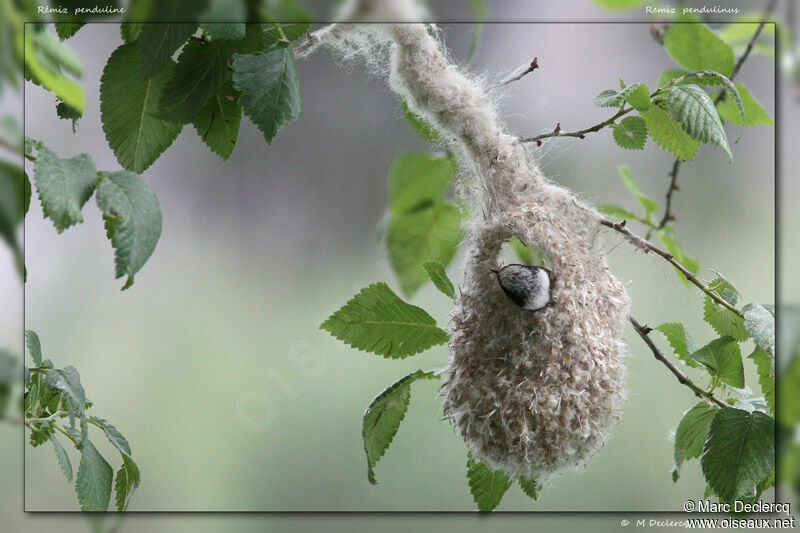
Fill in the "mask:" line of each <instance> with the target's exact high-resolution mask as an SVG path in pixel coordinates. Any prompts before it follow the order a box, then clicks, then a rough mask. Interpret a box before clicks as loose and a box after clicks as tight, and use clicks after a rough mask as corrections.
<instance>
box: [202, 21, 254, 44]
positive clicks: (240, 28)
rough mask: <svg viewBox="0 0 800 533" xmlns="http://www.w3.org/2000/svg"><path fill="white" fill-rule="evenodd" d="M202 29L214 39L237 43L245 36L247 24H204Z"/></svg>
mask: <svg viewBox="0 0 800 533" xmlns="http://www.w3.org/2000/svg"><path fill="white" fill-rule="evenodd" d="M200 27H201V28H202V29H203V31H204V32H205V34H206V35H208V36H209V37H211V38H212V39H227V40H231V41H236V40H239V39H244V36H245V24H244V23H241V22H226V23H222V22H204V23H202V24H201V25H200Z"/></svg>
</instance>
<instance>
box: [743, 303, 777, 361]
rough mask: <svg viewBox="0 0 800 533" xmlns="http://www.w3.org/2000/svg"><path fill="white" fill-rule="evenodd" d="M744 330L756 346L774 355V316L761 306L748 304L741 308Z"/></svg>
mask: <svg viewBox="0 0 800 533" xmlns="http://www.w3.org/2000/svg"><path fill="white" fill-rule="evenodd" d="M742 313H743V314H744V328H745V329H746V330H747V332H748V333H749V334H750V336H751V337H753V340H754V341H755V343H756V345H757V346H758V347H759V348H763V349H764V350H766V351H767V352H768V353H770V354H774V353H775V315H774V314H773V313H772V312H770V310H769V309H767V308H766V307H764V306H763V305H762V304H757V303H750V304H747V305H745V306H744V307H742Z"/></svg>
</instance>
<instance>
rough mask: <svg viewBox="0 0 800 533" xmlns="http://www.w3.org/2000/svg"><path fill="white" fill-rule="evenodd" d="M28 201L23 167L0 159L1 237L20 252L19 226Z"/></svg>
mask: <svg viewBox="0 0 800 533" xmlns="http://www.w3.org/2000/svg"><path fill="white" fill-rule="evenodd" d="M27 192H29V191H27ZM26 201H29V197H28V198H27V199H26V191H25V173H24V172H23V170H22V167H19V166H17V165H13V164H11V163H8V162H6V161H0V237H2V238H3V240H5V241H6V243H7V244H8V246H9V247H10V248H12V249H14V250H17V251H18V252H20V253H21V249H20V243H19V242H18V241H19V240H20V239H19V238H18V237H17V228H18V227H19V225H20V223H21V222H22V219H23V216H24V212H25V210H26V208H25V203H26Z"/></svg>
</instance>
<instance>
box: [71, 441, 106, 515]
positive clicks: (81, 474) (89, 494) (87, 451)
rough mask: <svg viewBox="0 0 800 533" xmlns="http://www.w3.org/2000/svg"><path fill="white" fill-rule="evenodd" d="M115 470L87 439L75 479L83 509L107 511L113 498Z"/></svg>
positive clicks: (82, 449)
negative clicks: (112, 482) (112, 489)
mask: <svg viewBox="0 0 800 533" xmlns="http://www.w3.org/2000/svg"><path fill="white" fill-rule="evenodd" d="M113 478H114V471H113V470H112V469H111V465H109V464H108V462H106V460H105V459H103V456H102V455H100V452H98V451H97V449H96V448H95V447H94V445H93V444H92V442H91V441H90V440H88V439H86V440H85V441H84V443H83V446H82V447H81V463H80V465H79V466H78V476H77V478H76V479H75V491H76V492H77V493H78V502H79V503H80V505H81V511H84V512H85V511H107V510H108V502H109V501H110V499H111V481H112V480H113Z"/></svg>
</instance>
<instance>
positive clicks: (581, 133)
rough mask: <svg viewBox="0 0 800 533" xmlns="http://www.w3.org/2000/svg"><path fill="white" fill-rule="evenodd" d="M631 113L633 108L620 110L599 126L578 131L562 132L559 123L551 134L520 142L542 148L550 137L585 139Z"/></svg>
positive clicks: (524, 138)
mask: <svg viewBox="0 0 800 533" xmlns="http://www.w3.org/2000/svg"><path fill="white" fill-rule="evenodd" d="M631 111H633V108H632V107H629V108H628V109H620V110H619V112H617V114H616V115H614V116H613V117H611V118H610V119H608V120H604V121H603V122H601V123H599V124H595V125H594V126H591V127H589V128H586V129H583V130H578V131H561V123H560V122H559V123H558V124H556V127H555V129H554V130H553V131H551V132H550V133H543V134H542V135H535V136H533V137H520V139H519V142H522V143H531V142H535V143H536V146H541V145H542V139H547V138H548V137H577V138H579V139H583V138H584V137H586V134H587V133H594V132H596V131H600V130H602V129H603V128H605V127H606V126H608V125H609V124H611V123H613V122H614V121H615V120H617V119H618V118H619V117H621V116H623V115H627V114H628V113H630V112H631Z"/></svg>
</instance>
